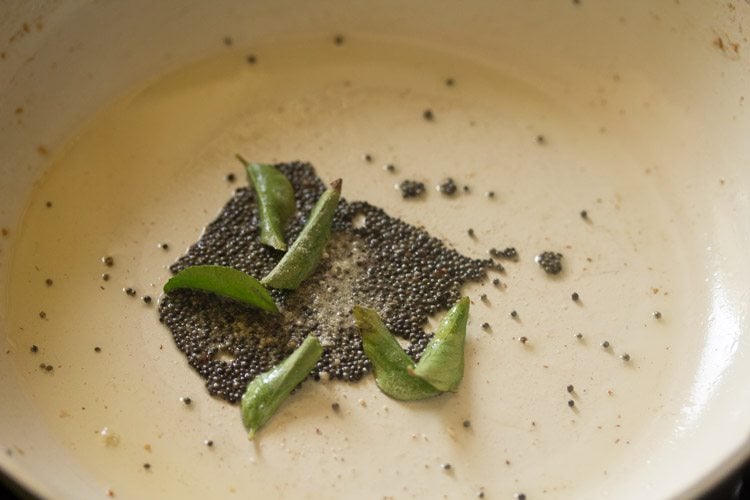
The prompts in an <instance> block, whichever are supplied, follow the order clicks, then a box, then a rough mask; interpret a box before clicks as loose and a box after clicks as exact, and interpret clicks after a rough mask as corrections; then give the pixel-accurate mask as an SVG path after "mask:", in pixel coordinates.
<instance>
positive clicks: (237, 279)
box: [164, 266, 279, 313]
mask: <svg viewBox="0 0 750 500" xmlns="http://www.w3.org/2000/svg"><path fill="white" fill-rule="evenodd" d="M180 288H189V289H191V290H201V291H204V292H211V293H215V294H216V295H220V296H222V297H227V298H230V299H233V300H236V301H238V302H243V303H245V304H247V305H250V306H253V307H257V308H258V309H262V310H264V311H268V312H273V313H277V312H279V309H278V308H277V307H276V303H275V302H274V301H273V297H271V294H269V293H268V290H266V289H265V288H264V287H263V285H261V284H260V282H259V281H258V280H256V279H255V278H253V277H252V276H250V275H249V274H247V273H243V272H242V271H239V270H237V269H233V268H231V267H225V266H191V267H188V268H186V269H183V270H182V271H180V272H179V273H177V274H175V275H174V276H172V278H171V279H170V280H169V281H167V283H166V284H165V285H164V291H165V292H166V293H169V292H171V291H173V290H178V289H180Z"/></svg>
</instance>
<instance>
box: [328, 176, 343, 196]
mask: <svg viewBox="0 0 750 500" xmlns="http://www.w3.org/2000/svg"><path fill="white" fill-rule="evenodd" d="M343 182H344V181H343V180H341V179H336V180H335V181H333V182H332V183H331V189H333V190H334V191H336V192H337V193H340V192H341V184H343Z"/></svg>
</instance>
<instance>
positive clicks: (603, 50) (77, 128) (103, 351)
mask: <svg viewBox="0 0 750 500" xmlns="http://www.w3.org/2000/svg"><path fill="white" fill-rule="evenodd" d="M749 33H750V2H747V1H743V0H728V1H727V0H722V1H714V0H662V1H652V0H643V1H640V0H627V1H625V0H623V1H607V2H605V1H601V0H580V1H572V0H504V1H486V2H482V1H471V2H451V1H443V0H430V1H427V0H425V1H417V0H415V1H406V2H405V1H390V0H384V1H380V2H365V1H343V0H341V1H339V0H325V1H308V2H303V1H292V0H282V1H265V0H257V1H255V0H249V1H239V0H218V1H214V2H198V1H192V0H190V1H187V0H183V1H177V0H164V1H160V2H149V1H144V0H134V1H130V2H115V1H85V0H71V1H66V2H61V1H57V0H36V1H23V0H5V1H3V2H0V159H1V161H0V228H2V235H1V236H0V380H2V383H0V401H2V403H1V404H0V469H1V470H2V472H3V475H4V476H6V477H7V478H9V479H10V480H11V481H13V482H14V483H15V484H17V485H19V486H20V487H21V488H23V489H24V490H25V491H27V492H30V493H32V494H34V495H38V496H41V497H45V498H71V499H72V498H76V499H77V498H106V497H107V496H114V497H115V498H138V499H143V498H438V497H443V496H445V497H446V498H472V497H476V496H480V495H482V494H483V495H485V497H486V498H513V496H514V495H517V496H519V497H520V496H521V495H525V498H528V499H541V498H548V499H551V498H623V499H625V498H657V499H660V498H693V497H696V496H698V495H700V494H702V493H704V492H706V491H709V490H710V489H711V488H712V487H713V486H714V485H716V484H717V483H718V482H719V481H721V480H722V479H723V478H724V477H726V476H727V475H728V474H729V473H731V472H732V471H733V470H735V469H736V467H737V466H738V465H740V464H742V463H743V462H745V461H746V460H747V459H748V457H750V389H749V385H748V381H750V316H749V313H750V293H749V292H748V289H749V286H750V260H749V259H748V257H747V256H748V249H749V248H750V42H748V36H750V35H749ZM428 109H429V110H430V111H432V113H433V114H432V116H433V119H432V120H426V119H425V118H424V112H425V111H426V110H428ZM235 153H242V154H243V155H244V156H246V157H248V158H251V159H253V160H258V161H272V162H273V161H290V160H298V159H299V160H303V161H309V162H311V163H313V164H314V165H315V166H316V168H317V171H318V173H319V175H320V176H321V178H323V179H324V180H332V179H335V178H337V177H342V178H343V179H344V196H345V197H346V198H347V199H350V200H367V201H369V202H371V203H374V204H376V205H379V206H382V207H384V208H385V209H386V210H387V211H388V212H389V213H391V214H392V215H394V216H397V217H400V218H402V219H404V220H406V221H407V222H409V223H412V224H415V225H418V226H422V227H424V228H425V229H426V230H427V231H428V232H430V233H431V234H433V235H435V236H437V237H439V238H441V239H443V240H444V241H445V242H446V244H448V245H449V246H451V247H453V248H456V249H457V250H458V251H460V252H461V253H463V254H465V255H469V256H472V257H475V258H485V257H486V256H487V251H488V250H489V249H490V248H492V247H498V248H504V247H506V246H514V247H516V248H517V249H518V251H519V257H520V258H519V260H518V262H508V263H506V266H505V267H506V273H505V274H499V275H496V274H491V275H490V279H489V280H488V281H487V282H486V283H483V284H474V285H471V286H467V287H466V288H465V289H464V292H465V293H466V294H467V295H469V296H470V297H471V298H472V312H471V318H470V323H469V328H468V337H467V350H466V373H465V378H464V380H463V382H462V383H461V386H460V388H459V390H458V392H456V393H455V394H445V395H442V396H440V397H437V398H434V399H431V400H429V401H424V402H418V403H400V402H397V401H394V400H391V399H389V398H388V397H387V396H385V395H383V394H382V393H380V392H379V391H378V389H377V387H376V386H375V384H374V381H373V379H372V377H371V376H370V377H366V378H365V379H364V380H363V381H361V382H360V383H357V384H343V383H335V382H328V383H323V382H321V383H316V382H313V381H309V382H306V383H305V384H303V386H302V387H301V388H300V389H299V390H298V391H296V393H295V394H294V395H293V396H292V397H291V398H290V399H289V400H288V401H287V402H286V403H285V404H284V405H282V407H281V408H280V410H279V412H278V414H277V415H275V416H274V418H273V419H272V420H271V421H270V422H269V424H268V425H267V426H266V427H265V428H264V429H263V430H262V431H261V432H260V433H259V435H258V437H257V438H256V440H255V441H253V442H250V441H248V440H247V439H246V434H245V431H244V429H243V427H242V424H241V421H240V418H239V409H238V408H237V407H236V406H232V405H230V404H227V403H225V402H223V401H220V400H218V399H214V398H212V397H210V396H209V395H208V393H207V391H206V390H205V387H204V384H203V381H202V379H201V378H200V377H199V376H198V374H197V373H195V372H194V371H193V370H192V369H191V368H190V367H189V366H188V364H187V362H186V360H185V357H184V356H183V355H182V353H180V352H179V350H178V349H177V348H176V346H175V344H174V341H173V340H172V337H171V335H170V332H169V331H167V330H166V329H165V328H164V327H163V325H161V324H160V323H159V322H158V317H157V313H156V305H155V304H154V303H152V304H151V305H148V304H145V303H144V302H143V301H142V300H141V299H140V297H141V296H143V295H151V296H152V297H153V298H154V299H155V300H156V299H158V297H159V296H160V290H161V286H162V285H163V283H164V281H165V280H166V279H167V278H168V277H169V271H168V270H167V266H168V265H169V264H170V263H172V262H173V261H174V260H175V259H176V258H177V257H179V255H181V254H182V253H183V252H184V251H185V250H186V249H187V248H188V247H189V245H190V244H192V243H193V242H195V241H196V240H197V239H198V238H199V237H200V234H201V230H202V228H203V227H205V225H206V224H207V223H209V222H210V221H211V220H212V219H213V218H214V217H215V215H216V214H217V213H218V211H219V210H220V208H221V207H222V205H223V204H224V203H225V202H226V201H227V200H228V199H229V197H230V196H231V194H232V192H233V189H235V188H237V187H239V186H241V185H244V184H245V180H244V174H243V173H242V170H241V167H240V165H239V164H237V162H236V160H235V159H234V154H235ZM365 154H370V155H371V156H372V161H370V162H368V161H366V160H365V159H364V155H365ZM388 164H393V165H395V172H390V171H388V169H387V168H383V167H384V166H387V165H388ZM229 173H234V174H235V175H236V177H237V181H236V182H235V183H233V184H232V183H229V182H228V181H227V180H226V175H227V174H229ZM447 177H452V178H454V179H455V181H456V182H457V183H458V184H459V186H463V185H467V186H469V192H464V191H463V189H460V190H459V191H460V192H459V193H458V194H457V195H455V196H454V197H453V198H449V197H446V196H444V195H442V194H440V193H439V192H437V191H436V190H435V189H434V188H435V186H436V185H437V184H438V183H439V182H441V181H442V180H444V179H445V178H447ZM404 179H415V180H420V181H423V182H425V183H426V185H427V188H428V189H427V193H426V194H425V195H424V196H423V197H422V199H419V200H413V201H405V200H403V199H402V198H401V196H400V194H399V192H398V191H397V190H396V189H394V185H395V184H396V183H398V182H400V181H401V180H404ZM489 192H492V193H493V194H494V196H490V195H489ZM582 211H585V217H584V216H582V215H581V212H582ZM365 223H366V221H365ZM469 228H471V229H473V230H474V237H473V238H472V237H469V236H468V235H467V230H468V229H469ZM161 243H168V245H169V248H168V249H167V250H165V249H163V248H160V246H159V244H161ZM544 250H550V251H556V252H560V253H562V254H563V255H564V258H563V264H564V271H563V273H562V274H560V275H559V276H557V277H554V278H552V277H549V276H547V275H545V273H544V272H543V271H542V270H541V269H540V268H539V266H538V265H537V264H536V263H535V262H534V256H535V255H537V254H538V253H539V252H541V251H544ZM105 256H111V257H113V259H114V265H113V266H112V267H107V266H106V265H104V264H103V263H102V261H101V259H102V257H105ZM103 273H107V274H109V275H110V276H109V280H107V281H105V280H103V279H102V274H103ZM494 277H498V278H499V279H500V284H499V285H494V284H493V283H492V281H491V280H492V278H494ZM48 279H49V280H51V281H50V282H49V283H48V282H47V280H48ZM127 287H133V288H135V289H136V291H137V296H136V297H129V296H127V295H126V294H125V293H123V289H124V288H127ZM483 293H484V294H487V300H481V299H480V296H481V294H483ZM573 293H578V294H579V297H580V298H579V300H578V301H573V300H571V296H572V294H573ZM513 310H515V311H517V316H516V317H515V318H512V317H511V316H510V312H511V311H513ZM483 323H488V325H489V326H488V327H483V326H482V325H483ZM579 333H580V334H581V335H580V338H578V337H577V336H576V334H579ZM521 337H525V338H526V342H520V341H519V339H520V338H521ZM604 346H608V347H604ZM97 348H98V349H97ZM47 366H50V367H51V368H49V369H48V368H47ZM568 385H573V389H572V392H568V390H567V386H568ZM186 397H189V398H190V399H191V401H192V404H191V405H185V404H184V402H183V401H184V399H183V400H182V401H181V398H186ZM569 400H570V401H572V402H573V406H569ZM333 403H338V404H339V408H340V409H339V410H338V411H334V410H333V409H332V407H331V405H332V404H333ZM464 422H466V423H464ZM208 441H210V442H211V444H212V446H209V445H208V444H207V442H208ZM146 464H148V465H146ZM448 464H449V465H450V467H448V466H447V465H448Z"/></svg>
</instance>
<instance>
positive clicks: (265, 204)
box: [237, 155, 294, 250]
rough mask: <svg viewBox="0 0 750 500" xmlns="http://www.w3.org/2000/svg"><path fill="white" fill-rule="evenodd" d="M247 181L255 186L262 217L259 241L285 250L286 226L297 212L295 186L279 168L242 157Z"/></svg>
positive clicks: (239, 157)
mask: <svg viewBox="0 0 750 500" xmlns="http://www.w3.org/2000/svg"><path fill="white" fill-rule="evenodd" d="M237 159H238V160H240V162H242V164H243V165H245V170H246V171H247V177H248V180H249V181H250V182H251V183H252V185H253V187H254V188H255V194H256V199H257V201H258V215H259V220H260V242H261V243H263V244H265V245H268V246H271V247H273V248H275V249H277V250H286V242H285V241H284V227H285V226H286V224H287V222H289V218H290V217H291V216H292V215H293V214H294V188H293V187H292V183H291V182H289V179H287V178H286V176H285V175H284V174H282V173H281V172H280V171H279V170H278V169H277V168H276V167H274V166H273V165H267V164H263V163H250V162H248V161H247V160H245V159H244V158H243V157H242V156H240V155H237Z"/></svg>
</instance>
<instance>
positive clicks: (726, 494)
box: [0, 460, 750, 500]
mask: <svg viewBox="0 0 750 500" xmlns="http://www.w3.org/2000/svg"><path fill="white" fill-rule="evenodd" d="M102 497H104V495H103V494H102ZM0 498H3V499H13V498H24V499H26V498H35V497H33V496H31V495H29V494H28V493H26V492H24V491H23V490H21V489H20V488H18V487H17V486H16V485H14V484H13V482H12V481H10V480H9V478H7V477H6V476H5V475H4V474H3V473H2V471H0ZM529 500H533V499H529ZM700 500H750V460H748V462H747V463H745V465H744V466H743V467H742V468H741V469H740V470H739V471H737V472H735V473H734V474H732V475H731V476H730V477H729V478H727V479H726V480H725V481H723V482H722V483H721V484H719V485H718V486H717V487H716V488H715V489H714V491H712V492H710V493H709V494H707V495H704V496H703V497H702V498H701V499H700Z"/></svg>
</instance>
